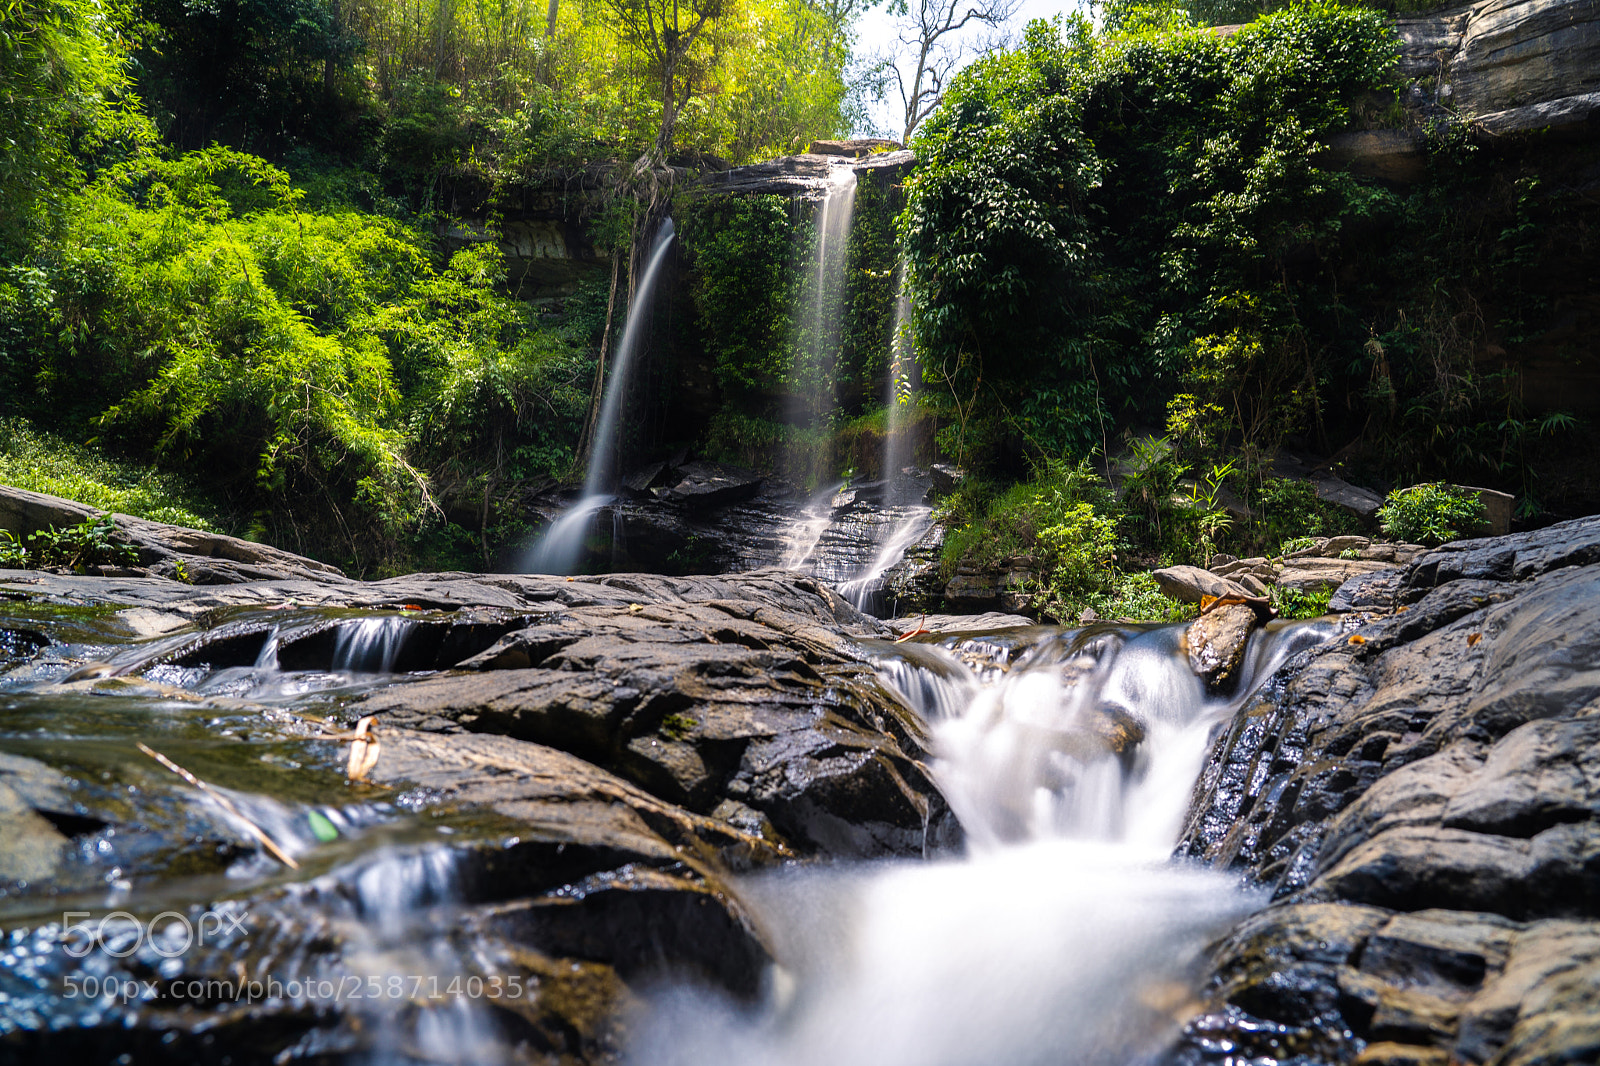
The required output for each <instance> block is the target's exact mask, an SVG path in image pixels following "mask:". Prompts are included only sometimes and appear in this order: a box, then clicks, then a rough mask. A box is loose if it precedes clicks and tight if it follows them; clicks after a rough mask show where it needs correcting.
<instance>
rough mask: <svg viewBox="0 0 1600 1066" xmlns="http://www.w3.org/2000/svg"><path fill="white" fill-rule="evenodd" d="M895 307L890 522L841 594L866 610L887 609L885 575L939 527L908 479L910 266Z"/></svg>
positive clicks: (888, 419)
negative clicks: (866, 561) (869, 557)
mask: <svg viewBox="0 0 1600 1066" xmlns="http://www.w3.org/2000/svg"><path fill="white" fill-rule="evenodd" d="M895 274H896V277H897V279H899V286H898V290H897V292H896V293H895V303H894V332H893V333H892V334H890V337H889V373H888V377H889V381H888V389H887V395H886V396H885V397H884V399H885V403H886V405H887V406H886V416H885V424H884V435H883V501H884V504H885V507H886V508H887V515H888V521H886V522H884V523H882V524H881V526H880V529H881V531H882V532H881V533H880V536H879V539H878V549H877V552H876V553H875V554H874V556H873V558H872V561H871V563H869V564H868V565H867V567H866V568H865V569H863V570H861V571H860V572H859V573H857V574H855V575H854V576H853V577H851V578H850V579H849V580H848V581H845V582H843V583H842V584H841V585H840V586H839V591H840V593H841V594H843V595H844V597H845V598H846V599H848V600H849V601H850V602H851V603H853V604H855V606H856V607H857V608H859V609H861V610H868V609H869V608H880V609H881V608H884V607H887V606H888V604H886V603H884V602H882V601H883V596H882V592H883V576H884V574H885V573H887V572H888V570H889V568H890V567H891V566H894V565H895V564H896V563H898V562H899V561H900V560H901V559H903V558H905V554H906V549H907V548H909V547H911V545H913V544H915V543H916V542H917V541H919V540H921V539H922V536H923V534H925V533H927V532H928V529H929V528H930V527H931V526H932V525H933V511H932V509H931V508H928V507H924V506H922V505H921V497H922V491H923V486H922V485H920V484H918V483H917V482H916V481H913V480H911V479H910V478H908V477H907V476H906V467H907V466H908V465H909V464H910V462H911V457H912V455H911V452H912V448H911V438H910V432H909V428H910V426H909V423H910V416H911V413H912V405H913V404H914V403H915V382H916V377H917V353H916V347H915V345H914V344H913V341H912V337H911V300H910V297H909V296H908V295H907V294H906V291H905V280H904V279H905V264H904V263H901V264H898V265H897V266H896V268H895Z"/></svg>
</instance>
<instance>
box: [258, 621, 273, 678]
mask: <svg viewBox="0 0 1600 1066" xmlns="http://www.w3.org/2000/svg"><path fill="white" fill-rule="evenodd" d="M254 668H255V669H257V670H276V669H277V668H278V627H277V626H273V627H272V628H271V629H269V630H267V639H266V640H264V641H262V643H261V650H260V651H259V652H257V653H256V661H255V666H254Z"/></svg>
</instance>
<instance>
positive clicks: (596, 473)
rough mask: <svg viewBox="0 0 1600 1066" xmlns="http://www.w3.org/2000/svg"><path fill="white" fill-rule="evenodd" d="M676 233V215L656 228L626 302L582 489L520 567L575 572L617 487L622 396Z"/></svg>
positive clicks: (543, 572) (532, 569)
mask: <svg viewBox="0 0 1600 1066" xmlns="http://www.w3.org/2000/svg"><path fill="white" fill-rule="evenodd" d="M672 237H673V226H672V219H670V218H668V219H664V220H663V221H662V223H661V228H660V229H658V230H657V231H656V238H655V243H654V244H653V245H651V248H650V258H649V259H648V261H647V264H646V266H645V269H644V275H643V277H642V278H640V281H639V286H638V288H637V289H635V290H634V294H633V300H632V301H631V302H630V303H629V304H628V322H627V325H626V326H625V327H623V330H622V343H621V344H619V345H617V352H616V358H615V359H613V360H612V363H611V377H610V379H609V380H608V381H607V382H606V391H605V399H604V400H603V401H602V403H601V405H600V419H599V421H598V422H597V423H596V424H595V429H594V439H593V443H592V444H591V446H590V449H589V469H588V472H587V473H586V475H585V476H584V480H583V495H582V496H580V497H579V498H578V501H577V502H576V503H575V504H573V505H572V506H571V507H570V508H568V509H567V510H566V511H565V512H564V513H563V514H562V515H561V517H559V518H557V519H556V520H555V521H554V522H552V523H551V524H550V528H549V529H547V530H545V532H544V535H543V536H542V537H541V538H540V539H539V541H538V543H536V544H535V545H534V546H533V548H532V550H531V551H530V552H529V553H528V558H527V561H526V564H525V565H524V566H523V568H522V569H523V570H524V571H526V572H529V573H536V574H570V573H573V572H574V570H575V569H576V567H577V565H578V561H579V559H580V558H581V557H582V555H583V541H584V537H585V536H586V535H587V533H588V531H589V519H590V517H591V516H592V515H593V514H594V513H595V512H596V511H598V510H600V508H602V507H604V506H605V505H606V504H607V503H609V502H610V501H611V497H612V494H613V492H614V491H615V489H616V477H617V472H616V469H615V467H616V459H617V435H618V430H617V420H618V419H619V418H620V417H621V415H622V397H623V394H624V393H625V392H626V391H627V387H628V373H629V371H630V370H631V369H632V368H633V362H634V359H635V358H636V356H637V353H638V349H639V348H640V347H641V346H642V344H643V342H644V332H645V327H646V325H647V324H648V319H649V317H650V315H649V312H650V309H651V307H652V306H653V303H652V301H653V300H654V296H655V285H656V278H657V277H658V276H659V275H660V273H661V266H662V264H663V263H664V262H665V261H666V258H667V248H668V247H669V246H670V245H671V244H672Z"/></svg>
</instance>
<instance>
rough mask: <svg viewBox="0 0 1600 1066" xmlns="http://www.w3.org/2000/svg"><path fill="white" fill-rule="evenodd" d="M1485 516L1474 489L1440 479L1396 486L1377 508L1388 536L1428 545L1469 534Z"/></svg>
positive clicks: (1481, 503)
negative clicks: (1401, 487) (1445, 482)
mask: <svg viewBox="0 0 1600 1066" xmlns="http://www.w3.org/2000/svg"><path fill="white" fill-rule="evenodd" d="M1484 516H1485V510H1484V506H1483V501H1482V500H1481V499H1479V498H1478V494H1477V493H1475V492H1473V491H1471V490H1470V489H1462V488H1457V487H1456V486H1454V485H1446V484H1443V483H1440V482H1429V483H1426V484H1422V485H1412V486H1411V487H1410V488H1404V489H1396V490H1395V491H1393V492H1391V493H1389V496H1388V498H1387V499H1386V500H1384V502H1383V506H1382V507H1381V508H1379V510H1378V522H1379V524H1380V525H1381V526H1382V528H1383V532H1384V533H1385V534H1386V535H1387V536H1390V537H1393V538H1395V539H1396V540H1402V541H1407V542H1410V543H1413V544H1426V545H1428V546H1430V547H1434V546H1437V545H1440V544H1443V543H1445V542H1446V541H1450V540H1456V539H1458V538H1460V537H1462V536H1470V535H1471V534H1472V533H1473V532H1474V530H1476V529H1477V528H1478V527H1479V526H1481V525H1482V524H1483V521H1484Z"/></svg>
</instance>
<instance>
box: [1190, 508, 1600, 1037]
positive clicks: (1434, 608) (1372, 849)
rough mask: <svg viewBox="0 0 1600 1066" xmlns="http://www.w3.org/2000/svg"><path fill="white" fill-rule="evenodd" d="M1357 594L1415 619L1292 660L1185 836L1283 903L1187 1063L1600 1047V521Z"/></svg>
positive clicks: (1217, 959) (1253, 709)
mask: <svg viewBox="0 0 1600 1066" xmlns="http://www.w3.org/2000/svg"><path fill="white" fill-rule="evenodd" d="M1340 598H1342V599H1344V600H1346V601H1367V602H1371V603H1373V604H1374V605H1378V606H1381V607H1383V608H1384V609H1386V610H1389V611H1392V612H1393V613H1391V614H1388V615H1387V616H1386V617H1384V618H1382V619H1381V620H1379V621H1376V622H1374V623H1372V624H1370V625H1367V626H1364V627H1362V628H1358V629H1355V630H1354V631H1353V632H1350V633H1349V634H1348V635H1347V636H1346V637H1344V638H1343V639H1341V640H1338V641H1336V642H1334V643H1331V644H1328V645H1324V646H1323V647H1320V648H1318V649H1315V650H1313V651H1310V652H1307V653H1305V654H1304V655H1303V656H1302V657H1301V658H1300V660H1299V661H1298V662H1294V663H1291V664H1290V665H1289V666H1288V667H1287V668H1286V669H1285V670H1284V671H1283V672H1282V673H1281V674H1280V675H1279V677H1278V679H1277V680H1276V681H1275V683H1273V684H1272V685H1271V686H1269V687H1268V689H1267V690H1266V691H1265V692H1264V693H1263V694H1262V695H1261V696H1260V698H1258V699H1257V700H1256V701H1255V702H1254V703H1253V704H1252V705H1250V706H1249V707H1247V708H1246V709H1245V710H1244V711H1243V712H1242V713H1241V714H1240V715H1238V716H1237V718H1236V719H1235V720H1234V722H1233V723H1232V725H1231V726H1230V727H1229V728H1228V730H1227V732H1226V733H1225V735H1224V736H1222V737H1221V738H1220V739H1219V741H1218V742H1217V744H1216V747H1215V749H1214V751H1213V754H1212V758H1211V762H1210V765H1209V766H1208V768H1207V770H1206V771H1205V773H1204V774H1203V776H1202V778H1201V781H1200V783H1199V786H1198V788H1197V791H1196V796H1195V805H1194V809H1193V813H1192V817H1191V821H1190V824H1189V827H1188V829H1187V831H1186V833H1185V835H1184V838H1183V841H1182V843H1181V844H1180V846H1179V849H1178V851H1179V854H1180V855H1182V856H1186V857H1188V858H1190V859H1193V860H1196V861H1200V862H1204V863H1207V864H1212V865H1218V866H1223V867H1226V868H1229V869H1234V870H1237V871H1239V873H1240V875H1241V876H1242V877H1243V878H1245V879H1246V880H1247V881H1248V882H1250V883H1253V884H1257V885H1263V886H1267V887H1269V888H1270V889H1271V891H1272V895H1273V902H1272V903H1271V905H1270V906H1268V907H1267V908H1266V909H1264V910H1262V911H1261V912H1260V913H1258V914H1256V915H1255V916H1253V917H1252V918H1250V919H1249V920H1247V921H1246V922H1244V923H1242V924H1241V925H1240V926H1239V927H1238V928H1236V929H1235V930H1234V931H1233V932H1232V934H1230V935H1229V936H1228V937H1227V938H1226V939H1224V940H1223V941H1222V942H1221V943H1220V944H1219V945H1217V947H1216V948H1215V950H1214V953H1213V957H1212V977H1211V980H1210V983H1209V985H1208V986H1207V988H1206V990H1205V1000H1206V1003H1205V1006H1204V1009H1202V1010H1200V1011H1197V1012H1196V1013H1195V1015H1194V1016H1193V1018H1192V1020H1191V1021H1190V1024H1189V1028H1188V1031H1187V1035H1186V1042H1185V1045H1184V1047H1183V1048H1182V1050H1181V1052H1180V1053H1179V1054H1178V1056H1177V1061H1179V1062H1183V1063H1202V1062H1217V1063H1221V1062H1238V1061H1246V1060H1248V1061H1260V1060H1262V1059H1267V1060H1272V1061H1279V1062H1297V1063H1359V1064H1362V1066H1378V1064H1393V1066H1400V1064H1406V1066H1446V1064H1457V1063H1471V1064H1480V1063H1494V1064H1496V1066H1513V1064H1515V1066H1524V1064H1530V1066H1531V1064H1533V1063H1556V1062H1593V1061H1596V1059H1597V1058H1600V1022H1597V1019H1600V760H1597V752H1600V728H1597V725H1600V718H1597V714H1600V518H1588V519H1581V520H1577V521H1573V522H1567V523H1563V524H1561V525H1558V526H1554V527H1551V528H1549V529H1546V530H1540V531H1538V532H1534V533H1525V534H1518V535H1515V536H1509V537H1500V538H1494V539H1489V540H1479V541H1461V542H1457V543H1455V544H1450V545H1446V546H1445V547H1444V548H1442V549H1439V550H1436V551H1433V552H1429V553H1427V554H1425V555H1422V556H1421V557H1420V558H1418V559H1417V560H1415V561H1414V562H1412V563H1411V564H1410V566H1409V567H1408V568H1406V569H1405V570H1404V571H1390V572H1388V573H1386V574H1374V575H1371V576H1368V577H1363V578H1357V579H1355V580H1354V581H1353V582H1352V583H1351V584H1350V585H1347V586H1346V587H1345V588H1344V589H1343V590H1341V593H1340Z"/></svg>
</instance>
